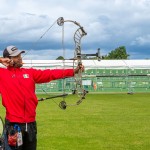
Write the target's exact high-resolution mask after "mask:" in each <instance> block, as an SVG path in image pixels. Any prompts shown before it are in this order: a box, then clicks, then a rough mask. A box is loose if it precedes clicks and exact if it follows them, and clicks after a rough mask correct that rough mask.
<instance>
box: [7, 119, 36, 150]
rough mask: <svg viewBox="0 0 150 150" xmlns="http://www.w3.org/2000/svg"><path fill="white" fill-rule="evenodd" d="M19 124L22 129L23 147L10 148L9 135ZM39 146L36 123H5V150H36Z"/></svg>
mask: <svg viewBox="0 0 150 150" xmlns="http://www.w3.org/2000/svg"><path fill="white" fill-rule="evenodd" d="M15 124H17V125H18V126H19V127H20V128H21V132H22V138H23V145H22V146H19V147H18V146H9V145H8V133H9V131H10V130H11V129H12V127H14V125H15ZM36 145H37V127H36V122H31V123H27V124H25V123H14V122H13V123H12V122H9V121H8V120H6V121H5V150H36Z"/></svg>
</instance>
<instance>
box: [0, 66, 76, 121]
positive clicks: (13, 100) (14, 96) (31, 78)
mask: <svg viewBox="0 0 150 150" xmlns="http://www.w3.org/2000/svg"><path fill="white" fill-rule="evenodd" d="M72 76H74V71H73V69H65V70H63V69H62V70H61V69H56V70H50V69H46V70H37V69H33V68H31V69H26V68H12V67H8V68H0V93H1V96H2V104H3V106H4V107H5V108H6V119H8V120H9V121H10V122H17V123H29V122H34V121H35V117H36V107H37V104H38V100H37V97H36V94H35V84H36V83H46V82H50V81H51V80H56V79H61V78H63V77H72Z"/></svg>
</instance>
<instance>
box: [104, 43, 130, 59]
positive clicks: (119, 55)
mask: <svg viewBox="0 0 150 150" xmlns="http://www.w3.org/2000/svg"><path fill="white" fill-rule="evenodd" d="M129 56H130V55H129V54H127V52H126V48H125V46H120V47H118V48H116V49H115V50H112V51H111V52H110V53H108V55H105V56H102V59H128V57H129Z"/></svg>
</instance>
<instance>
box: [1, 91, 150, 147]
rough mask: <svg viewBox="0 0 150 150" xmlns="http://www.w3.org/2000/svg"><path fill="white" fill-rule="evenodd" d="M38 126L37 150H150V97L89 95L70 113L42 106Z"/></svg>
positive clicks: (48, 104)
mask: <svg viewBox="0 0 150 150" xmlns="http://www.w3.org/2000/svg"><path fill="white" fill-rule="evenodd" d="M40 96H41V95H40ZM55 101H56V102H58V103H59V101H61V99H55ZM67 101H69V102H70V103H72V102H73V101H74V97H70V98H69V99H67ZM69 102H68V103H69ZM0 115H1V116H3V117H4V108H3V107H2V106H1V105H0ZM37 125H38V148H37V150H149V149H150V94H148V93H147V94H133V95H128V94H88V95H87V97H86V99H85V100H84V101H83V102H82V103H81V104H80V105H79V106H75V107H71V106H70V107H67V109H66V110H61V109H60V108H59V107H58V106H57V105H56V104H55V103H54V102H53V101H52V100H47V101H43V102H39V105H38V108H37Z"/></svg>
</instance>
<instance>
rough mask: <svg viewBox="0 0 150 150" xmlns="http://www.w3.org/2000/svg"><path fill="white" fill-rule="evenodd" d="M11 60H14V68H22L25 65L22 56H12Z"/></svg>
mask: <svg viewBox="0 0 150 150" xmlns="http://www.w3.org/2000/svg"><path fill="white" fill-rule="evenodd" d="M11 59H12V60H13V63H14V64H13V66H14V67H15V68H20V67H22V65H23V63H22V57H21V54H19V55H17V56H12V57H11Z"/></svg>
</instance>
